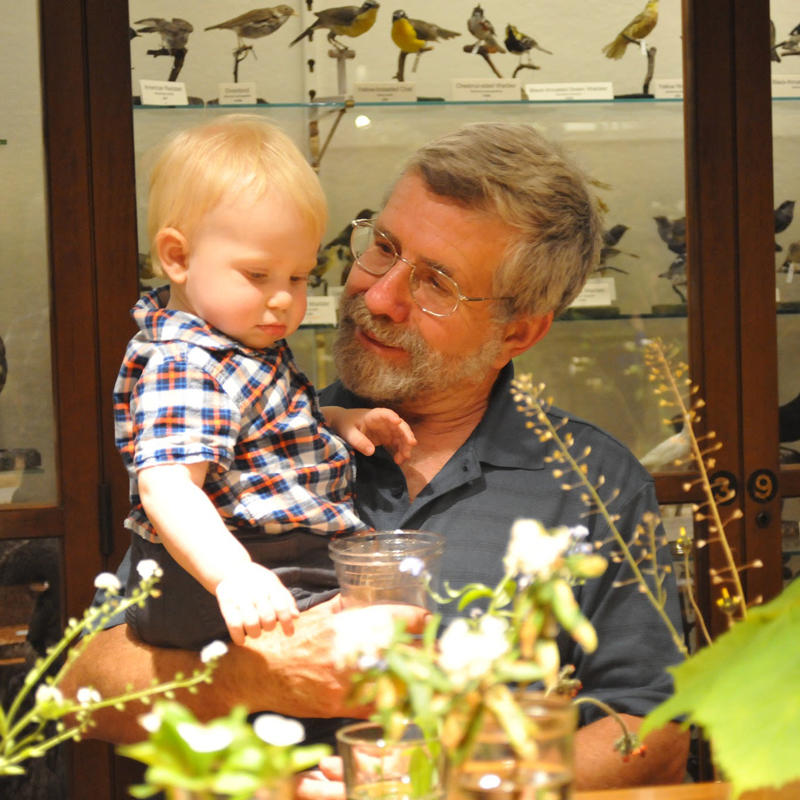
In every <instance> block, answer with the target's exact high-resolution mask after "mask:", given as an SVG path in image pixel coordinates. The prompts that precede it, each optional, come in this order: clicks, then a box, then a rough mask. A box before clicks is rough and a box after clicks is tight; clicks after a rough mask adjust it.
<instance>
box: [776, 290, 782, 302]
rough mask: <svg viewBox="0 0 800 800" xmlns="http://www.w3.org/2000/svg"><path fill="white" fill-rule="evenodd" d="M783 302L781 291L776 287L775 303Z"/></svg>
mask: <svg viewBox="0 0 800 800" xmlns="http://www.w3.org/2000/svg"><path fill="white" fill-rule="evenodd" d="M780 301H781V290H780V289H779V288H778V287H777V286H776V287H775V302H776V303H780Z"/></svg>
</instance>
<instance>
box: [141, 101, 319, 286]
mask: <svg viewBox="0 0 800 800" xmlns="http://www.w3.org/2000/svg"><path fill="white" fill-rule="evenodd" d="M150 157H151V158H154V159H155V161H154V164H153V168H152V171H151V173H150V198H149V205H148V213H147V232H148V236H149V239H150V250H151V257H152V261H153V268H154V270H156V271H157V272H159V273H160V272H161V265H160V264H159V263H158V254H157V251H156V248H155V246H154V245H155V237H156V235H157V234H158V232H159V230H161V229H162V228H176V229H177V230H179V231H180V232H181V233H182V234H183V235H184V236H185V237H186V238H187V240H188V241H189V243H190V244H191V242H192V241H193V234H194V232H195V229H196V228H197V225H198V224H199V223H200V221H201V220H202V218H203V217H204V216H205V215H206V214H207V213H208V212H209V211H211V210H212V209H214V208H216V206H218V205H219V203H220V202H222V200H223V199H224V198H226V197H230V198H237V197H240V196H241V195H242V194H245V193H247V194H248V195H251V196H252V199H253V201H254V202H256V201H258V200H261V199H263V198H264V197H265V196H266V195H268V194H271V193H273V192H275V193H277V194H279V195H282V196H284V197H285V198H286V199H287V201H289V202H293V203H294V204H295V205H296V207H297V209H298V211H299V212H300V214H301V216H302V217H303V218H304V220H305V221H306V222H307V223H308V228H309V235H310V236H315V237H318V238H320V239H321V238H322V235H323V233H324V232H325V226H326V224H327V219H328V210H327V203H326V201H325V195H324V193H323V191H322V187H321V186H320V183H319V179H318V178H317V176H316V174H315V173H314V170H313V169H311V167H310V165H309V164H308V161H306V159H305V158H304V157H303V155H302V153H301V152H300V151H299V150H298V148H297V145H295V143H294V142H293V141H292V140H291V139H290V138H289V137H288V136H287V135H286V134H285V133H283V132H282V131H280V130H278V128H276V127H275V126H274V125H270V124H269V123H267V122H264V120H263V119H262V118H261V117H258V116H256V115H253V114H229V115H227V116H224V117H219V118H217V119H215V120H212V121H211V122H207V123H204V124H203V125H198V126H196V127H193V128H188V129H186V130H182V131H178V132H176V133H175V134H173V135H172V136H170V137H169V138H168V139H167V140H166V141H165V142H164V143H163V144H161V145H160V146H159V147H158V148H157V149H156V151H155V152H154V153H151V154H150Z"/></svg>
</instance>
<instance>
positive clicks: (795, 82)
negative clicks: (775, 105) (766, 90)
mask: <svg viewBox="0 0 800 800" xmlns="http://www.w3.org/2000/svg"><path fill="white" fill-rule="evenodd" d="M772 96H773V97H800V75H776V76H775V77H774V78H773V79H772Z"/></svg>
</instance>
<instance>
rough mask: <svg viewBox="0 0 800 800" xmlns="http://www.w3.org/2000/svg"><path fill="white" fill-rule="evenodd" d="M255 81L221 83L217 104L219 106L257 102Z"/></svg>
mask: <svg viewBox="0 0 800 800" xmlns="http://www.w3.org/2000/svg"><path fill="white" fill-rule="evenodd" d="M257 102H258V101H257V99H256V85H255V83H221V84H220V85H219V104H220V105H221V106H254V105H255V104H256V103H257Z"/></svg>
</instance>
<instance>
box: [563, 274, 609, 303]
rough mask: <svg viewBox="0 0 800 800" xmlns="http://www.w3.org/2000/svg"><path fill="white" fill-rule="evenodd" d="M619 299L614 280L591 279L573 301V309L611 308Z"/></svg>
mask: <svg viewBox="0 0 800 800" xmlns="http://www.w3.org/2000/svg"><path fill="white" fill-rule="evenodd" d="M616 297H617V287H616V285H615V284H614V279H613V278H589V280H588V281H586V283H585V284H584V287H583V289H582V290H581V293H580V294H579V295H578V296H577V297H576V298H575V299H574V300H573V301H572V303H571V305H570V307H571V308H586V307H587V306H595V307H597V306H610V305H613V303H614V300H615V299H616Z"/></svg>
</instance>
